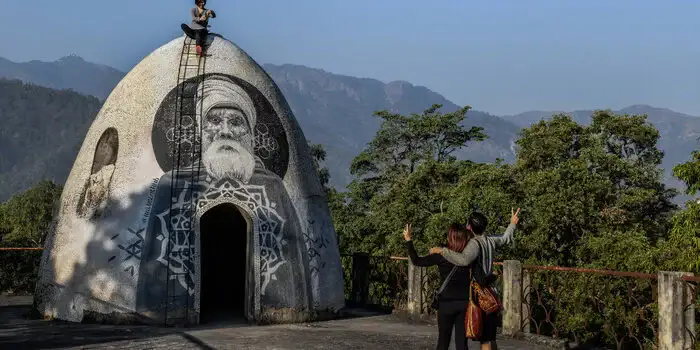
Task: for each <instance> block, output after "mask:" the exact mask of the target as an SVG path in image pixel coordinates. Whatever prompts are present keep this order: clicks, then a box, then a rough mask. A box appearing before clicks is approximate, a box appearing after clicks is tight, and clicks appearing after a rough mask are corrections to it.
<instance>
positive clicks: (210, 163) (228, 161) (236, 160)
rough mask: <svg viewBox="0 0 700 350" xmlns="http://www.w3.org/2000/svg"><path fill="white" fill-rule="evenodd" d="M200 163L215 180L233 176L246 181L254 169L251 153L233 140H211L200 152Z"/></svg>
mask: <svg viewBox="0 0 700 350" xmlns="http://www.w3.org/2000/svg"><path fill="white" fill-rule="evenodd" d="M202 163H203V165H204V168H205V169H206V171H207V173H209V174H210V175H211V176H212V177H214V178H216V179H217V180H218V179H224V178H233V179H237V180H239V181H241V182H243V183H248V182H249V181H250V178H251V177H252V176H253V172H254V171H255V157H254V156H253V153H252V152H250V151H249V150H248V149H247V148H245V147H243V145H242V144H241V143H240V142H238V141H235V140H226V139H218V140H215V141H213V142H212V143H211V144H210V145H209V146H208V147H207V148H206V150H205V151H204V154H202Z"/></svg>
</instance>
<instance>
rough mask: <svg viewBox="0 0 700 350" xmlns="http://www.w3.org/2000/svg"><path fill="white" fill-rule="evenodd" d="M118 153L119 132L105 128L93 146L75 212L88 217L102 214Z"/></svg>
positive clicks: (104, 209) (91, 217) (93, 217)
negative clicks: (90, 160)
mask: <svg viewBox="0 0 700 350" xmlns="http://www.w3.org/2000/svg"><path fill="white" fill-rule="evenodd" d="M118 153H119V134H118V133H117V129H115V128H107V130H105V131H104V132H103V133H102V136H100V139H99V140H98V141H97V145H96V146H95V154H94V156H93V158H92V167H91V169H90V176H89V177H88V179H87V181H86V182H85V186H84V188H83V192H82V194H81V196H80V200H79V201H78V209H77V214H78V215H79V216H81V217H85V218H88V219H95V218H97V217H100V216H103V215H104V214H105V211H106V207H107V201H108V200H109V187H110V184H111V183H112V175H113V174H114V167H115V164H116V163H117V155H118Z"/></svg>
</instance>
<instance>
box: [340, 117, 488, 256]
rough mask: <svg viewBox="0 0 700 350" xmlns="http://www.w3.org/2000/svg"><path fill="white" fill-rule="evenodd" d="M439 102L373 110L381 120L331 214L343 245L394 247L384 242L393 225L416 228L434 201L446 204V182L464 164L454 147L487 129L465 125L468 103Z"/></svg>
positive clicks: (435, 208) (384, 250)
mask: <svg viewBox="0 0 700 350" xmlns="http://www.w3.org/2000/svg"><path fill="white" fill-rule="evenodd" d="M441 107H442V106H441V105H439V104H436V105H432V106H431V107H430V108H428V109H426V110H425V111H423V113H421V114H415V113H414V114H411V115H401V114H396V113H390V112H389V111H378V112H376V113H375V116H377V117H379V118H381V119H382V124H381V126H380V128H379V130H378V131H377V134H376V135H375V137H374V139H373V140H372V141H371V142H369V144H368V145H367V147H366V148H365V149H364V150H363V151H362V152H361V153H360V154H359V155H358V156H357V157H355V159H354V160H353V162H352V165H351V168H350V171H351V173H352V174H353V175H354V176H355V179H354V180H353V181H352V182H351V184H350V185H349V186H348V192H347V193H345V194H344V198H343V201H342V203H341V205H342V210H338V211H337V212H336V213H337V214H338V215H336V216H334V221H335V223H336V230H337V231H338V232H339V234H340V236H341V240H340V241H341V243H342V248H345V249H351V250H354V251H364V252H369V253H373V254H388V253H390V252H395V250H396V249H398V247H397V244H393V245H392V244H390V245H387V244H386V242H387V239H389V242H392V241H393V242H395V243H396V240H395V237H394V236H396V234H397V230H400V229H401V227H403V225H404V224H405V223H406V222H409V221H410V222H413V223H414V228H415V229H416V232H420V231H421V230H423V228H424V227H426V226H425V225H427V222H428V221H427V220H428V218H429V217H430V215H432V214H434V213H439V211H440V205H439V203H440V202H442V203H443V204H442V205H443V206H444V205H445V204H444V203H445V202H446V201H447V199H446V198H445V193H446V188H447V186H449V185H450V184H454V183H455V182H456V181H457V179H458V178H459V173H460V171H461V170H460V169H463V167H464V166H465V165H466V163H465V162H458V161H456V160H455V157H454V156H453V153H454V152H455V151H457V150H459V149H461V148H463V147H465V146H466V144H467V142H469V141H480V140H483V139H485V138H486V135H485V134H484V133H483V132H482V130H483V128H481V127H471V128H467V127H466V126H464V123H463V121H464V119H465V117H466V115H467V112H468V111H469V109H470V107H469V106H466V107H463V108H460V109H459V110H457V111H454V112H450V113H442V112H440V111H439V110H440V108H441ZM413 201H421V203H419V204H412V202H413ZM436 203H437V205H436ZM334 214H335V213H334Z"/></svg>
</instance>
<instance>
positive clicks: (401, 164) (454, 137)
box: [350, 104, 486, 188]
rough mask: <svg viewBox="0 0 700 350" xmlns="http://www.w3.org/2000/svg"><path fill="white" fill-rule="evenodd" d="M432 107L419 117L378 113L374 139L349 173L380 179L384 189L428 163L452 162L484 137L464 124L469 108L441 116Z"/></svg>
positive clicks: (484, 136)
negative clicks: (471, 142)
mask: <svg viewBox="0 0 700 350" xmlns="http://www.w3.org/2000/svg"><path fill="white" fill-rule="evenodd" d="M440 108H442V105H439V104H435V105H433V106H431V107H430V108H428V109H426V110H425V111H423V113H422V114H415V113H414V114H411V115H410V116H406V115H401V114H395V113H391V112H389V111H385V110H384V111H378V112H375V113H374V115H375V116H377V117H379V118H380V119H382V124H381V127H380V128H379V131H377V134H376V136H375V137H374V139H373V140H372V141H370V143H369V145H368V147H367V148H365V149H364V150H363V151H362V152H361V153H360V154H359V155H358V156H357V157H356V158H355V159H354V160H353V162H352V165H351V167H350V172H351V174H353V175H355V176H357V177H360V178H365V179H370V180H377V179H379V180H381V181H380V182H381V183H382V185H384V187H385V188H388V186H390V183H391V181H393V180H395V179H396V178H397V177H400V176H405V175H407V174H410V173H412V172H414V171H415V170H416V167H417V166H418V165H420V164H421V163H423V162H425V161H428V160H435V161H437V162H444V161H448V160H450V159H454V157H453V156H452V153H454V152H455V151H456V150H459V149H460V148H463V147H465V146H466V143H467V142H469V141H480V140H483V139H485V138H486V135H485V134H484V133H483V132H482V130H483V128H481V127H476V126H474V127H471V128H470V129H467V128H466V127H465V126H464V125H463V123H462V122H463V121H464V119H465V117H466V114H467V112H468V111H469V109H471V107H469V106H466V107H463V108H460V109H459V110H457V111H454V112H451V113H441V112H440V111H439V109H440Z"/></svg>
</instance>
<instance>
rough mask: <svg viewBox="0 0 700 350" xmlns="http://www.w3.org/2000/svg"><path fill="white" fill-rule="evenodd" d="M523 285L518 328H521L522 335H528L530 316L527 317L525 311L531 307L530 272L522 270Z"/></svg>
mask: <svg viewBox="0 0 700 350" xmlns="http://www.w3.org/2000/svg"><path fill="white" fill-rule="evenodd" d="M522 274H523V283H522V289H521V290H522V293H520V295H521V298H522V300H521V307H520V326H521V327H522V331H523V333H530V317H529V316H530V315H528V312H527V310H529V309H530V308H531V307H532V306H531V305H530V293H531V292H532V289H531V286H530V277H531V276H530V271H528V270H525V269H522Z"/></svg>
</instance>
